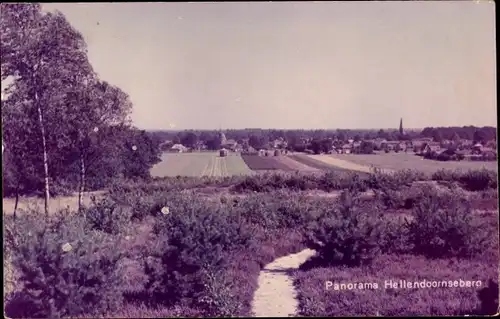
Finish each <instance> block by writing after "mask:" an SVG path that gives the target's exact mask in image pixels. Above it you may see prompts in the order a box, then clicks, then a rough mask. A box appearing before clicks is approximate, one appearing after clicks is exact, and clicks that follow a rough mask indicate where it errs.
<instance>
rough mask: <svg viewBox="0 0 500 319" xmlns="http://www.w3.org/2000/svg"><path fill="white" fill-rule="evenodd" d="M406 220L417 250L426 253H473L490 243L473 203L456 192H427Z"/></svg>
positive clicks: (446, 254) (437, 255) (455, 255)
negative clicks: (474, 215)
mask: <svg viewBox="0 0 500 319" xmlns="http://www.w3.org/2000/svg"><path fill="white" fill-rule="evenodd" d="M413 215H414V219H413V220H412V221H410V222H408V221H407V222H406V227H407V228H408V231H409V235H410V241H411V242H412V244H413V245H414V251H415V252H416V253H417V254H423V255H425V256H427V257H434V258H443V257H472V256H476V255H479V254H480V253H482V252H483V251H485V250H486V249H487V247H488V238H487V237H488V236H487V234H486V232H485V231H484V227H483V225H481V224H478V223H476V220H474V219H473V218H472V217H473V216H472V212H471V209H470V206H469V205H468V203H467V201H466V200H465V199H460V198H459V196H458V195H456V194H445V195H439V194H436V193H434V192H430V191H428V192H426V193H425V194H424V195H423V196H421V198H420V200H419V201H418V202H417V203H416V205H415V207H414V209H413Z"/></svg>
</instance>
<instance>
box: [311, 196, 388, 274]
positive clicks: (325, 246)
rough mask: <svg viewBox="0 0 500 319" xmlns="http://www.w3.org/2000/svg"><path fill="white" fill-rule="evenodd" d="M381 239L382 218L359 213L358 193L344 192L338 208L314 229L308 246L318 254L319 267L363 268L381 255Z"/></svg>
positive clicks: (323, 218)
mask: <svg viewBox="0 0 500 319" xmlns="http://www.w3.org/2000/svg"><path fill="white" fill-rule="evenodd" d="M382 238H383V223H382V219H381V218H380V216H375V215H374V214H373V212H368V211H366V210H365V209H363V210H362V209H359V200H358V198H357V197H356V194H355V193H354V194H353V193H352V192H343V193H342V195H341V197H340V200H339V202H338V206H336V207H334V208H333V209H332V210H330V211H327V212H325V213H324V215H323V216H321V217H320V218H319V219H318V221H317V222H316V223H313V224H312V225H311V227H310V228H309V231H308V233H307V239H306V245H307V246H308V247H309V248H311V249H314V250H316V251H317V252H318V263H320V264H323V265H347V266H360V265H368V264H370V263H371V262H372V261H373V259H374V258H375V257H376V256H377V255H379V254H380V252H381V249H380V243H381V240H382Z"/></svg>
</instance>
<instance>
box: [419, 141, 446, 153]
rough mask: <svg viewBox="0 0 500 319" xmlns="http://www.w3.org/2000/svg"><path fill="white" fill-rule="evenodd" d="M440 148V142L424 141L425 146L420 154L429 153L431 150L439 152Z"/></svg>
mask: <svg viewBox="0 0 500 319" xmlns="http://www.w3.org/2000/svg"><path fill="white" fill-rule="evenodd" d="M441 150H442V149H441V145H440V143H435V142H432V143H426V144H425V146H424V147H423V149H422V151H421V154H422V155H426V154H430V153H432V152H435V153H440V152H441Z"/></svg>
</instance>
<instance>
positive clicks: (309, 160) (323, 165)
mask: <svg viewBox="0 0 500 319" xmlns="http://www.w3.org/2000/svg"><path fill="white" fill-rule="evenodd" d="M318 156H321V155H306V154H295V155H290V158H292V159H293V160H295V161H297V162H300V163H302V164H304V165H307V166H310V167H314V168H316V169H318V170H323V171H325V170H326V171H337V172H341V171H349V170H350V169H346V168H342V167H340V166H339V165H334V164H332V163H331V162H327V161H324V160H320V158H318ZM323 156H326V155H323Z"/></svg>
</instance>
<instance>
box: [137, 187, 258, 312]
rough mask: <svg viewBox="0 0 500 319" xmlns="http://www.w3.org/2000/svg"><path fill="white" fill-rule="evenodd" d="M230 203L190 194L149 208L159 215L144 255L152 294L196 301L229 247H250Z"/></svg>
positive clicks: (223, 262)
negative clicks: (211, 202) (153, 239)
mask: <svg viewBox="0 0 500 319" xmlns="http://www.w3.org/2000/svg"><path fill="white" fill-rule="evenodd" d="M167 207H168V211H167V210H166V209H165V208H167ZM229 207H230V206H229V205H223V204H221V205H220V206H214V205H211V206H209V205H207V203H206V202H204V201H203V200H200V199H198V198H197V197H195V196H194V195H189V194H186V195H184V194H183V195H181V196H178V197H174V196H173V197H171V198H170V200H168V201H167V200H166V199H162V200H160V201H159V202H158V204H157V205H156V206H155V208H154V209H155V210H158V211H163V214H164V215H162V216H161V217H158V220H157V221H156V224H155V225H154V231H155V233H156V234H157V240H156V242H155V243H153V244H154V246H153V247H152V251H151V252H148V254H149V256H148V257H147V258H146V260H145V269H146V273H147V274H148V275H149V276H150V280H149V282H148V283H147V286H146V290H147V291H148V293H150V294H151V297H152V300H155V301H160V302H161V301H163V302H165V303H167V305H173V304H178V303H181V304H188V305H193V303H194V304H195V305H197V304H198V301H199V300H201V299H202V298H203V297H206V296H207V294H208V293H209V292H208V291H207V289H209V288H210V286H206V285H208V284H207V282H206V281H207V280H208V279H207V277H206V276H207V274H212V273H213V272H215V271H216V270H218V269H225V268H226V266H227V263H228V258H229V256H230V254H231V253H232V252H234V251H236V250H238V249H244V248H248V247H250V245H251V242H252V241H251V234H250V232H249V231H248V229H247V228H246V226H245V225H244V223H243V218H241V216H239V215H238V214H237V213H235V212H230V211H228V208H229ZM162 208H163V209H162ZM221 289H222V288H221Z"/></svg>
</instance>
